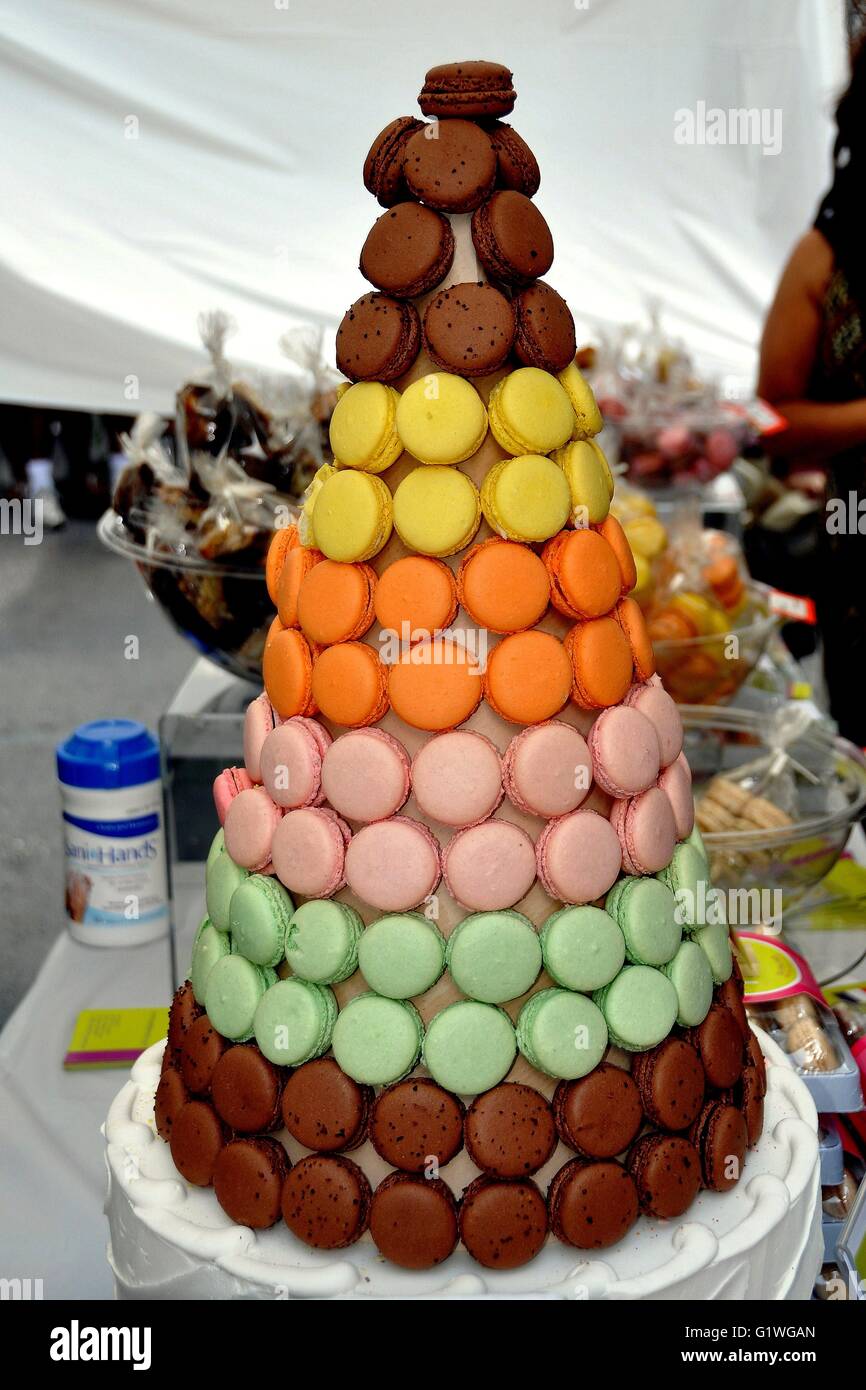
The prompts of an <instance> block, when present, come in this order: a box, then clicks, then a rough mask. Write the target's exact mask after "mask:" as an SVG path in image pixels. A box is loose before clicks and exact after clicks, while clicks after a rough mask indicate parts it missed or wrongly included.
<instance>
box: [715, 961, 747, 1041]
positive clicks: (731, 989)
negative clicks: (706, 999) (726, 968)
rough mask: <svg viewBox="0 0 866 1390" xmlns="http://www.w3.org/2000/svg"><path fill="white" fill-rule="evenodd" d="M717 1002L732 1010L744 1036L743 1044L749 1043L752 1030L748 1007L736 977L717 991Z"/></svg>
mask: <svg viewBox="0 0 866 1390" xmlns="http://www.w3.org/2000/svg"><path fill="white" fill-rule="evenodd" d="M716 1000H717V1002H718V1003H719V1004H724V1006H725V1008H726V1009H730V1011H731V1013H732V1014H733V1015H734V1018H735V1019H736V1021H737V1027H738V1028H739V1030H740V1032H741V1033H742V1035H743V1042H745V1043H748V1041H749V1038H750V1037H751V1035H752V1030H751V1028H750V1027H749V1019H748V1015H747V1014H746V1006H745V1004H744V1003H743V987H742V984H741V982H740V981H739V980H738V979H737V978H736V976H735V975H729V976H728V978H727V979H726V980H725V982H724V984H722V985H719V987H718V989H717V990H716Z"/></svg>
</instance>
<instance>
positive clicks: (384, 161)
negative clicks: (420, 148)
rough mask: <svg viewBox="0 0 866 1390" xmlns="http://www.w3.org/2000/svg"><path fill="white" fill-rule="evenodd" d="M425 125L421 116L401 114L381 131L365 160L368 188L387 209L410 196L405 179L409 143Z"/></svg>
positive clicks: (365, 182)
mask: <svg viewBox="0 0 866 1390" xmlns="http://www.w3.org/2000/svg"><path fill="white" fill-rule="evenodd" d="M423 126H424V122H423V121H419V119H418V117H417V116H398V117H397V118H396V120H393V121H389V122H388V124H387V125H386V126H385V129H384V130H380V132H379V134H378V135H377V136H376V138H375V140H374V141H373V143H372V145H371V146H370V149H369V152H368V154H367V158H366V159H365V160H364V187H365V188H366V189H367V190H368V192H370V193H372V194H373V197H374V198H376V199H377V200H378V201H379V202H380V203H381V204H382V207H383V208H389V207H392V206H393V204H394V203H396V202H399V200H400V199H401V198H405V197H406V196H407V191H406V185H405V183H404V180H403V161H404V158H405V153H406V144H407V141H408V140H409V139H410V138H411V136H413V135H414V134H415V132H416V130H422V129H423Z"/></svg>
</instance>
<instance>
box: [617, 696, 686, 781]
mask: <svg viewBox="0 0 866 1390" xmlns="http://www.w3.org/2000/svg"><path fill="white" fill-rule="evenodd" d="M623 704H624V705H626V706H627V707H628V708H629V709H636V710H639V711H640V713H641V714H644V715H646V717H647V719H648V720H649V721H650V723H651V724H653V725H654V726H655V731H656V734H657V736H658V741H659V755H660V756H659V761H660V763H661V766H662V767H667V766H668V765H669V764H670V763H672V762H673V761H674V759H675V758H677V757H679V755H680V753H681V752H682V748H683V721H682V719H681V718H680V712H679V710H678V709H677V707H676V705H675V703H674V701H673V700H672V699H671V697H670V695H669V694H668V692H667V691H666V690H665V688H664V686H663V685H662V683H661V680H660V679H659V677H658V676H651V677H650V679H649V680H648V681H645V682H644V683H643V684H642V685H633V686H632V688H631V690H630V691H629V692H628V694H627V695H626V697H625V699H624V700H623Z"/></svg>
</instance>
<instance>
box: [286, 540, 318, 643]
mask: <svg viewBox="0 0 866 1390" xmlns="http://www.w3.org/2000/svg"><path fill="white" fill-rule="evenodd" d="M324 558H325V557H324V555H323V554H322V552H321V550H313V549H312V548H311V547H310V546H307V545H295V546H292V548H291V549H290V550H287V551H286V558H285V560H284V561H283V567H282V569H281V570H280V577H279V580H278V582H277V612H278V613H279V615H280V622H281V623H282V625H283V627H297V626H298V594H299V593H300V589H301V585H302V584H303V582H304V580H305V578H306V577H307V575H308V574H309V573H310V570H311V569H313V567H314V566H315V565H318V564H321V562H322V560H324Z"/></svg>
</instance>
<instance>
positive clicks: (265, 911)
mask: <svg viewBox="0 0 866 1390" xmlns="http://www.w3.org/2000/svg"><path fill="white" fill-rule="evenodd" d="M293 910H294V903H293V902H292V900H291V898H290V897H289V895H288V893H287V892H286V890H285V888H284V887H283V885H282V884H281V883H280V882H279V880H278V879H275V878H270V877H269V875H268V874H250V876H249V877H248V878H245V879H244V881H243V883H241V884H239V886H238V887H237V888H236V889H235V891H234V893H233V895H232V901H231V907H230V909H229V921H230V925H231V934H232V947H233V949H234V950H235V951H237V952H238V953H239V954H240V955H242V956H246V958H247V960H251V961H252V963H253V965H278V964H279V962H280V961H281V960H282V958H283V952H284V950H285V946H286V930H287V928H288V925H289V922H290V920H291V916H292V911H293Z"/></svg>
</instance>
